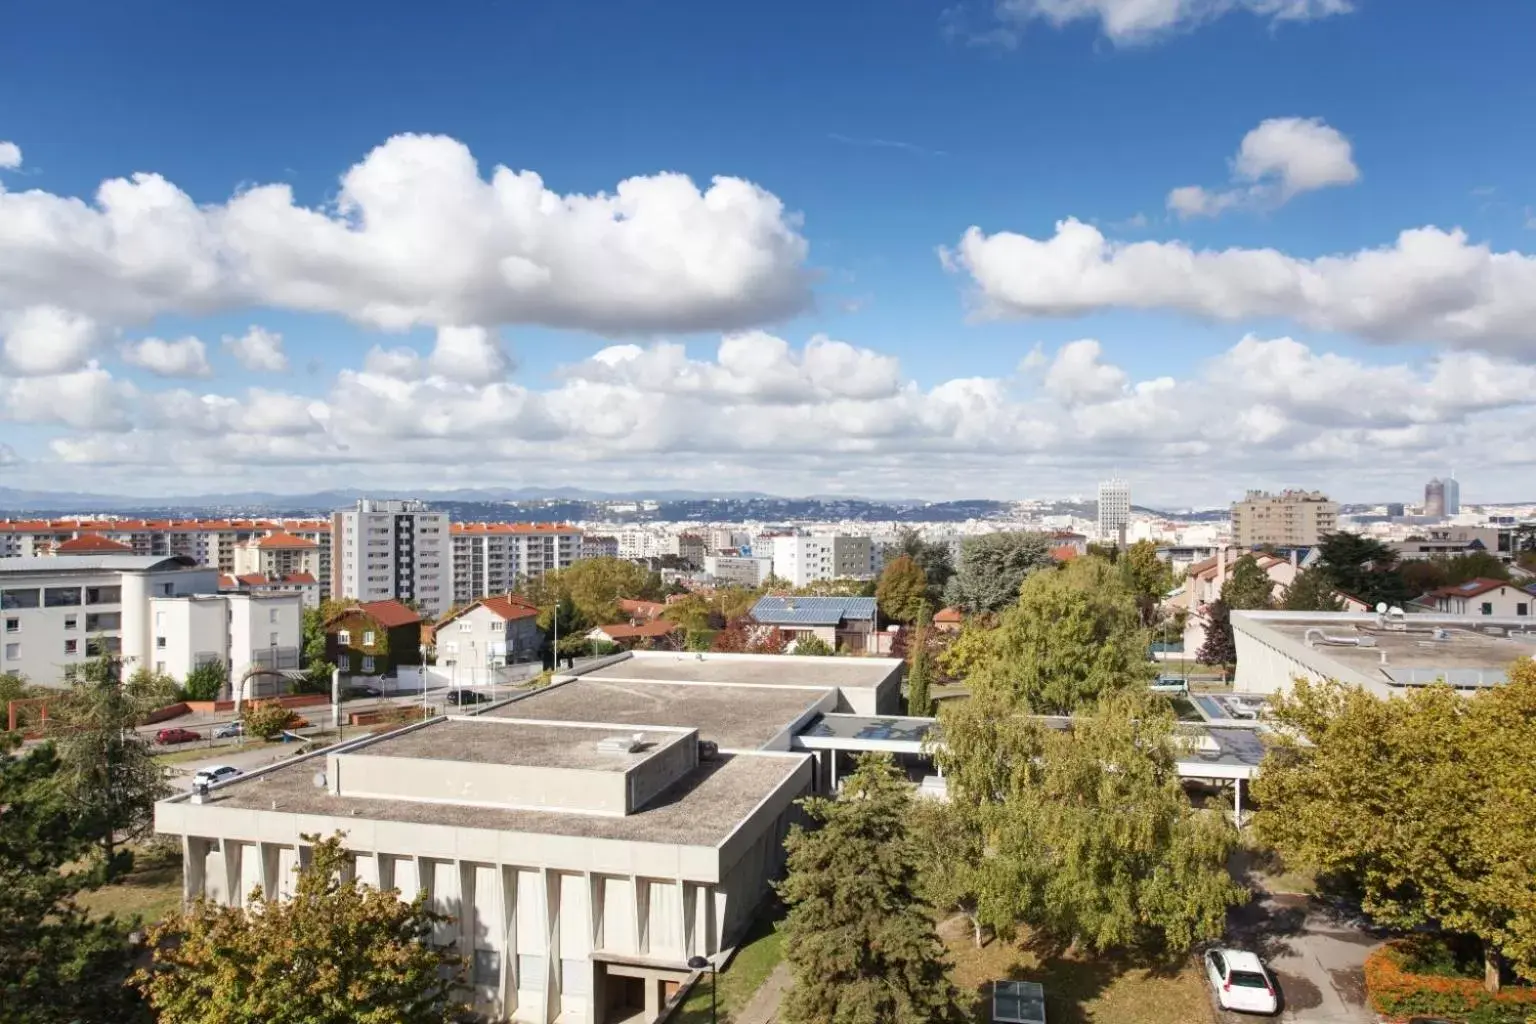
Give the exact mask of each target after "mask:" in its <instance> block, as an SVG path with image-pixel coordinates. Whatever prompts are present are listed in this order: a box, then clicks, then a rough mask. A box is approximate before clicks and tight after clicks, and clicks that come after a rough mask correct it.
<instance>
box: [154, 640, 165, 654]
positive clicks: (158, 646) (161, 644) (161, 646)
mask: <svg viewBox="0 0 1536 1024" xmlns="http://www.w3.org/2000/svg"><path fill="white" fill-rule="evenodd" d="M155 650H157V651H163V650H165V637H163V636H157V637H155Z"/></svg>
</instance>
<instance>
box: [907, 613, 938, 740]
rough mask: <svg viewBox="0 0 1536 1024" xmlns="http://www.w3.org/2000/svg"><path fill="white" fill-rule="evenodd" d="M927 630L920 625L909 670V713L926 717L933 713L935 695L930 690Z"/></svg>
mask: <svg viewBox="0 0 1536 1024" xmlns="http://www.w3.org/2000/svg"><path fill="white" fill-rule="evenodd" d="M925 633H926V630H925V629H924V627H922V626H919V627H918V629H917V637H916V639H915V640H914V642H913V644H912V667H911V669H909V670H908V672H907V714H909V715H916V716H918V717H920V718H925V717H927V716H928V715H931V714H933V697H932V696H931V695H930V694H929V690H928V644H927V637H926V636H925Z"/></svg>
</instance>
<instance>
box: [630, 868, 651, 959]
mask: <svg viewBox="0 0 1536 1024" xmlns="http://www.w3.org/2000/svg"><path fill="white" fill-rule="evenodd" d="M640 883H641V879H640V876H639V875H630V876H629V890H630V894H631V895H632V896H633V897H634V899H633V901H632V902H633V903H634V905H635V920H634V929H635V953H636V955H643V954H644V953H645V951H646V946H647V945H649V942H648V939H649V938H650V935H649V932H650V928H649V927H648V925H649V924H650V921H651V887H650V886H648V885H644V886H643V885H641V884H640Z"/></svg>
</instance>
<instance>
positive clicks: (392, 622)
mask: <svg viewBox="0 0 1536 1024" xmlns="http://www.w3.org/2000/svg"><path fill="white" fill-rule="evenodd" d="M353 609H356V610H358V611H360V612H362V613H363V614H364V615H366V616H368V617H369V618H370V619H372V620H373V621H374V622H377V623H378V624H379V625H381V626H383V627H384V628H385V629H394V628H395V627H396V626H413V625H415V624H416V623H418V622H420V621H421V616H420V615H417V614H416V613H415V612H413V611H411V610H410V609H409V608H407V607H406V606H405V605H403V604H401V603H400V602H399V601H363V602H362V603H360V604H355V605H353V606H352V608H349V609H347V610H346V611H342V612H340V613H339V614H337V615H335V616H332V619H333V621H334V619H338V618H341V617H342V616H343V615H346V614H347V611H351V610H353Z"/></svg>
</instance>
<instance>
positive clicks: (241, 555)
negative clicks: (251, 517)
mask: <svg viewBox="0 0 1536 1024" xmlns="http://www.w3.org/2000/svg"><path fill="white" fill-rule="evenodd" d="M253 573H254V574H256V575H260V576H268V577H277V576H292V575H295V574H297V573H304V574H306V575H309V576H314V577H316V578H318V577H319V576H320V545H318V544H316V543H315V542H314V541H312V540H306V539H304V538H303V537H295V536H294V535H293V534H291V533H286V532H284V531H281V530H277V531H274V532H272V533H269V534H266V535H265V536H262V537H252V538H251V539H250V540H247V541H245V542H244V543H241V544H237V545H235V571H234V575H236V576H247V575H251V574H253Z"/></svg>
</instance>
